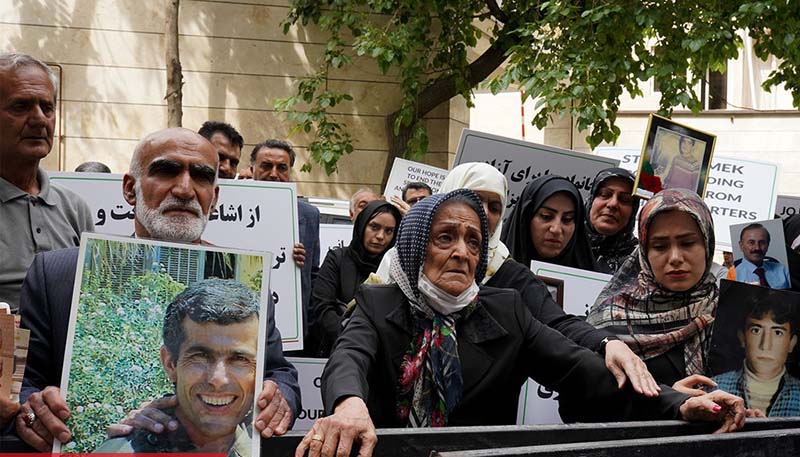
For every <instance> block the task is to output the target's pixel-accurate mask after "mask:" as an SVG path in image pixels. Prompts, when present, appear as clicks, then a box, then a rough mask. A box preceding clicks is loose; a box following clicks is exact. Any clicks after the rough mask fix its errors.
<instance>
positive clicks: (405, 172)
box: [383, 158, 447, 200]
mask: <svg viewBox="0 0 800 457" xmlns="http://www.w3.org/2000/svg"><path fill="white" fill-rule="evenodd" d="M446 177H447V170H445V169H443V168H438V167H434V166H432V165H426V164H424V163H419V162H412V161H410V160H406V159H401V158H396V159H394V163H393V164H392V171H391V173H389V180H388V181H386V189H385V190H384V191H383V195H385V196H386V199H387V200H388V199H390V198H392V197H393V196H397V197H400V196H401V195H402V193H403V186H405V185H406V184H408V183H410V182H423V183H425V184H427V185H429V186H430V187H431V189H433V193H436V192H438V191H439V187H441V185H442V181H444V178H446Z"/></svg>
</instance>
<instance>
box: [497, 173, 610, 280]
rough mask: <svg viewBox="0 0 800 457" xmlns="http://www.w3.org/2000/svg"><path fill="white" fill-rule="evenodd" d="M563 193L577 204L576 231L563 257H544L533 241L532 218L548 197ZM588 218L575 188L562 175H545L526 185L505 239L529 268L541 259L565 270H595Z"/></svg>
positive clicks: (502, 237) (520, 261) (506, 226)
mask: <svg viewBox="0 0 800 457" xmlns="http://www.w3.org/2000/svg"><path fill="white" fill-rule="evenodd" d="M559 192H564V193H566V194H567V195H569V197H570V198H571V199H572V201H573V203H574V204H575V231H574V232H573V233H572V238H571V239H570V240H569V241H568V242H567V245H566V246H565V247H564V249H562V250H561V253H560V254H559V255H557V256H555V257H552V258H544V257H542V255H541V254H539V252H538V251H537V250H536V247H535V246H534V245H533V241H532V240H531V233H530V226H531V219H533V215H534V214H536V211H538V210H539V208H541V207H542V205H543V204H544V202H545V201H547V199H548V198H550V197H552V196H553V195H555V194H557V193H559ZM585 217H586V216H585V214H584V206H583V198H581V194H580V192H578V189H577V188H576V187H575V185H574V184H572V183H571V182H570V181H569V180H567V179H566V178H563V177H561V176H555V175H545V176H542V177H539V178H536V179H534V180H533V181H531V182H530V183H528V185H527V186H525V189H524V190H523V191H522V195H521V196H520V198H519V200H518V201H517V203H516V205H514V209H513V210H512V211H511V217H510V218H509V219H508V223H506V224H503V234H502V236H501V240H502V241H503V243H505V245H506V247H508V250H509V251H510V252H511V257H513V258H514V260H516V261H517V262H519V263H521V264H523V265H525V266H526V267H529V266H530V264H531V261H532V260H539V261H542V262H549V263H554V264H557V265H563V266H565V267H573V268H580V269H583V270H595V261H594V256H593V255H592V250H591V248H590V247H589V240H588V238H587V237H586V227H585V225H584V218H585Z"/></svg>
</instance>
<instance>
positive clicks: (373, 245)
mask: <svg viewBox="0 0 800 457" xmlns="http://www.w3.org/2000/svg"><path fill="white" fill-rule="evenodd" d="M400 219H401V216H400V212H399V211H398V210H397V208H395V207H394V206H392V204H391V203H389V202H386V201H383V200H375V201H373V202H370V203H369V204H368V205H367V206H366V207H365V208H364V209H363V210H362V211H361V212H360V213H359V214H358V217H357V218H356V221H355V224H354V225H353V240H352V241H351V242H350V245H349V246H347V247H345V248H341V249H333V250H331V251H329V252H328V255H327V256H326V257H325V261H324V262H323V263H322V266H321V267H320V269H319V273H318V274H317V278H316V279H315V280H314V288H313V292H312V294H311V306H312V307H313V309H314V315H315V316H316V319H315V322H314V326H313V328H312V331H311V333H312V335H311V339H312V343H311V347H312V352H316V355H318V356H320V357H328V355H329V353H330V349H331V346H332V345H333V343H334V342H335V341H336V338H337V337H338V336H339V333H340V332H341V331H342V327H341V321H342V314H344V312H345V310H346V308H347V303H349V302H350V300H352V299H353V296H354V295H355V293H356V289H357V288H358V286H360V285H361V284H362V283H363V282H364V280H366V279H367V277H368V276H369V274H370V273H374V272H375V270H377V269H378V265H379V264H380V263H381V259H382V258H383V254H384V253H385V252H386V251H387V250H389V248H391V247H392V246H394V241H395V231H396V229H397V227H398V226H399V225H400ZM314 340H316V341H314ZM314 346H317V347H316V350H313V347H314Z"/></svg>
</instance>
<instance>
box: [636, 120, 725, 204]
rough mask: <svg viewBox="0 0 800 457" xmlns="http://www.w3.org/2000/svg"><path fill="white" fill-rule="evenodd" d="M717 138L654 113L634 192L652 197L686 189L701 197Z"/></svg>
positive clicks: (646, 136)
mask: <svg viewBox="0 0 800 457" xmlns="http://www.w3.org/2000/svg"><path fill="white" fill-rule="evenodd" d="M716 140H717V137H716V136H715V135H712V134H710V133H706V132H702V131H700V130H696V129H693V128H691V127H688V126H685V125H682V124H678V123H677V122H673V121H671V120H669V119H666V118H663V117H661V116H657V115H655V114H651V115H650V120H649V122H648V126H647V134H646V135H645V140H644V145H643V146H642V154H641V159H640V160H639V170H638V172H637V173H636V183H634V186H633V187H634V189H635V191H634V193H635V194H636V196H638V197H641V198H650V197H652V196H653V195H655V194H657V193H658V192H660V191H661V190H663V189H671V188H682V189H690V190H693V191H695V192H696V193H697V194H698V195H700V196H701V197H702V196H703V193H704V192H705V188H706V183H707V182H708V172H709V170H710V169H711V158H712V156H713V153H714V145H715V143H716Z"/></svg>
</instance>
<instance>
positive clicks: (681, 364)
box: [588, 189, 719, 394]
mask: <svg viewBox="0 0 800 457" xmlns="http://www.w3.org/2000/svg"><path fill="white" fill-rule="evenodd" d="M713 256H714V225H713V221H712V219H711V213H710V211H709V210H708V207H707V206H706V204H705V203H703V201H702V200H701V199H700V197H699V196H698V195H697V194H696V193H695V192H693V191H690V190H686V189H666V190H663V191H661V192H659V193H658V194H656V195H655V196H653V198H651V199H650V201H648V202H647V204H646V205H645V206H644V208H642V211H641V213H640V214H639V247H638V250H637V251H636V252H634V254H632V255H631V256H630V257H629V258H628V259H627V260H626V261H625V263H624V264H623V265H622V267H621V268H620V269H619V271H617V273H616V274H615V275H614V277H613V278H612V279H611V281H610V282H609V283H608V285H607V286H606V287H605V288H604V289H603V291H602V292H601V293H600V295H599V296H598V298H597V301H596V302H595V304H594V306H593V307H592V309H591V310H590V312H589V317H588V321H589V323H591V324H592V325H595V326H597V327H600V328H605V329H608V330H610V331H612V332H614V333H616V334H617V335H618V336H619V337H620V338H621V339H622V341H624V342H625V343H627V344H628V346H630V347H631V349H633V351H634V352H636V353H637V354H638V355H639V356H640V357H641V358H642V359H643V360H644V361H645V363H646V364H647V368H648V369H649V370H650V373H652V374H653V376H654V377H655V378H656V380H657V381H658V382H660V383H663V384H667V385H672V386H673V387H675V388H677V389H681V390H682V391H684V392H689V393H693V394H700V393H702V390H700V389H697V388H695V387H696V386H711V387H713V386H715V385H716V384H715V383H714V382H713V381H712V380H711V379H709V378H707V377H705V376H704V375H705V374H706V373H708V351H709V349H710V348H709V345H710V342H711V328H712V324H713V322H714V315H715V313H716V310H717V302H718V299H719V289H718V287H717V281H716V278H715V276H714V274H713V273H712V271H711V268H712V258H713Z"/></svg>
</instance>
